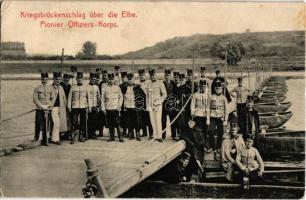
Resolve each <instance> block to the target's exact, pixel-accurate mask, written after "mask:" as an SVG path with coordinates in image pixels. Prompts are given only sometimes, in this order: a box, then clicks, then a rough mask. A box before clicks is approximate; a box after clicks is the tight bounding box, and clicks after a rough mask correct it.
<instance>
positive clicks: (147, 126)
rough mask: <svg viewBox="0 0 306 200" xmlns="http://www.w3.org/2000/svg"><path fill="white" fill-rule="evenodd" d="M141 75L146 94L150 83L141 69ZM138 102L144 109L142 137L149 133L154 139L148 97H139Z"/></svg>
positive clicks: (140, 82) (144, 95)
mask: <svg viewBox="0 0 306 200" xmlns="http://www.w3.org/2000/svg"><path fill="white" fill-rule="evenodd" d="M138 74H139V84H140V86H141V88H142V90H143V91H144V92H146V91H147V90H148V81H146V77H145V70H144V69H140V70H138ZM137 101H138V102H140V103H142V105H143V108H142V109H141V118H142V133H143V135H142V136H147V135H148V132H149V138H150V139H151V138H153V128H152V125H151V121H150V115H149V112H148V109H147V108H148V105H147V95H146V94H143V95H139V97H137Z"/></svg>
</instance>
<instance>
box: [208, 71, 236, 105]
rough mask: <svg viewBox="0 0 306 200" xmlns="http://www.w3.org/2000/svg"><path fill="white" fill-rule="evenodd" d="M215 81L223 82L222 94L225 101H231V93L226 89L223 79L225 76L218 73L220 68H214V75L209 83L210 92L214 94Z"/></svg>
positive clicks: (225, 82) (225, 81)
mask: <svg viewBox="0 0 306 200" xmlns="http://www.w3.org/2000/svg"><path fill="white" fill-rule="evenodd" d="M217 82H221V83H222V84H223V89H222V93H223V95H224V96H225V97H226V99H227V102H228V103H230V102H232V98H231V95H230V93H229V91H228V89H227V84H228V82H227V80H225V78H223V77H222V76H221V74H220V70H216V77H215V78H214V79H213V81H212V83H211V94H216V83H217Z"/></svg>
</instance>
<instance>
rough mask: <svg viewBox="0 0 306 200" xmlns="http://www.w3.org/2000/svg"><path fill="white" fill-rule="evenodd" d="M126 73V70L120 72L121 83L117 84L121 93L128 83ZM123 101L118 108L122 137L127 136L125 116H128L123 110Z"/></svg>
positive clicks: (124, 90)
mask: <svg viewBox="0 0 306 200" xmlns="http://www.w3.org/2000/svg"><path fill="white" fill-rule="evenodd" d="M126 75H127V72H121V80H122V83H121V84H120V85H119V87H120V89H121V92H122V93H125V92H126V89H127V85H128V81H127V77H126ZM124 103H125V102H124V101H123V103H122V107H121V110H120V125H121V128H122V136H123V137H125V136H127V127H128V122H127V118H128V117H129V116H128V115H127V112H126V110H125V106H124Z"/></svg>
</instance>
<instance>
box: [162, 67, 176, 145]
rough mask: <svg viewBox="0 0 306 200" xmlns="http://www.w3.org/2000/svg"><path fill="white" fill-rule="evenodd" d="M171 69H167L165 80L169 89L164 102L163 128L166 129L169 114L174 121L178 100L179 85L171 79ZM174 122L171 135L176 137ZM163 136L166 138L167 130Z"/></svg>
mask: <svg viewBox="0 0 306 200" xmlns="http://www.w3.org/2000/svg"><path fill="white" fill-rule="evenodd" d="M170 75H171V71H170V70H167V69H166V70H165V80H164V81H163V83H164V86H165V88H166V91H167V98H166V99H165V100H164V102H163V108H162V109H163V110H162V128H163V130H165V129H166V127H167V126H166V125H167V116H169V119H170V122H172V121H173V120H174V118H175V116H176V100H177V95H176V94H177V86H176V84H175V82H174V81H173V80H171V79H170ZM174 126H175V125H174V123H172V125H171V137H172V139H176V130H175V127H174ZM162 138H163V139H165V138H166V131H164V133H163V134H162Z"/></svg>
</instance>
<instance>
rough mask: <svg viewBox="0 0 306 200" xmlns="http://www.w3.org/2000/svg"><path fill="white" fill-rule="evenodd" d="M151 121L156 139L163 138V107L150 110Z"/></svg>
mask: <svg viewBox="0 0 306 200" xmlns="http://www.w3.org/2000/svg"><path fill="white" fill-rule="evenodd" d="M149 114H150V121H151V124H152V128H153V136H154V137H155V138H156V139H161V138H162V107H160V109H158V110H157V111H149Z"/></svg>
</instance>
